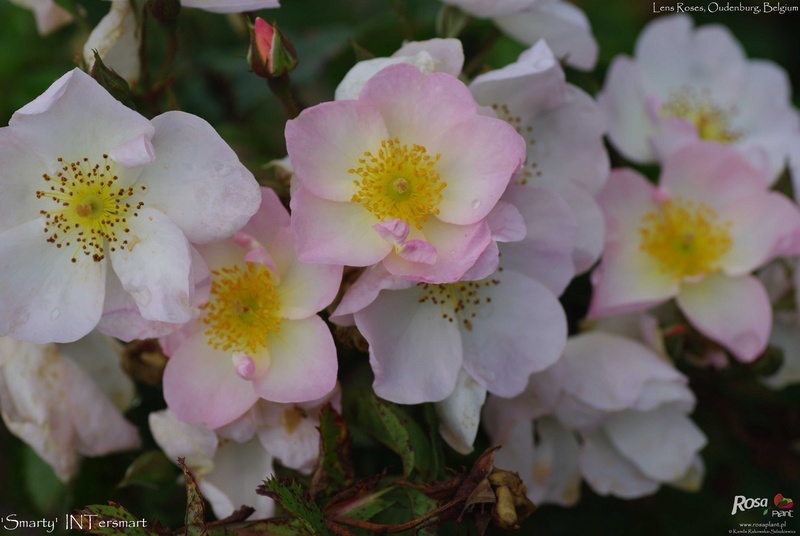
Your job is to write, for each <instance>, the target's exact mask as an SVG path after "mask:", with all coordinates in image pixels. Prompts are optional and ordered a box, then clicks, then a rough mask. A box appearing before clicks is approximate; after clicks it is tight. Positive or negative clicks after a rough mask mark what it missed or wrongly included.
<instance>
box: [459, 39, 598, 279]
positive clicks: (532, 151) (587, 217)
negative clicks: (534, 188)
mask: <svg viewBox="0 0 800 536" xmlns="http://www.w3.org/2000/svg"><path fill="white" fill-rule="evenodd" d="M470 90H471V91H472V94H473V95H474V97H475V100H476V101H477V102H478V104H481V105H484V106H489V107H491V108H492V109H493V110H494V111H495V113H497V115H498V117H500V119H503V120H505V121H507V122H508V123H509V124H511V125H512V126H513V127H515V128H516V129H517V131H518V132H519V133H520V135H522V136H523V137H524V138H525V141H526V142H527V145H526V148H527V159H526V161H525V164H524V166H523V169H522V173H521V174H520V175H519V176H518V177H517V179H516V183H517V184H534V185H539V186H545V187H547V188H549V189H551V190H553V191H555V192H557V193H558V194H559V195H560V196H561V197H562V198H563V199H564V200H565V201H566V202H567V204H568V205H569V206H570V207H571V208H572V210H573V212H574V213H575V216H576V218H577V220H578V239H577V242H576V244H575V250H574V253H573V258H574V261H575V270H576V272H577V273H581V272H584V271H586V270H588V269H589V268H590V267H591V266H592V265H593V264H594V263H595V261H597V258H598V257H599V256H600V253H601V251H602V248H603V215H602V212H601V210H600V207H599V205H598V204H597V201H596V200H595V195H596V194H597V193H598V192H599V191H600V189H601V188H602V187H603V185H604V184H605V182H606V180H607V179H608V174H609V160H608V153H607V152H606V149H605V145H604V142H603V135H604V134H605V132H606V126H605V118H604V117H603V114H602V112H601V111H600V109H599V108H598V107H597V105H596V104H595V102H594V101H593V100H592V98H591V97H589V96H588V95H587V94H586V93H584V92H583V91H581V90H580V89H578V88H577V87H575V86H573V85H571V84H568V83H567V82H566V80H565V77H564V71H563V70H562V68H561V65H560V64H559V63H558V60H557V59H556V58H555V56H554V55H553V53H552V52H551V50H550V48H548V46H547V45H546V44H545V43H544V42H539V43H537V44H536V45H535V46H533V47H532V48H530V49H528V50H526V51H525V52H523V53H522V54H521V55H520V57H519V59H518V60H517V61H516V62H514V63H512V64H509V65H507V66H505V67H503V68H502V69H497V70H494V71H489V72H487V73H484V74H481V75H479V76H478V77H476V78H475V80H474V81H473V82H472V83H471V84H470Z"/></svg>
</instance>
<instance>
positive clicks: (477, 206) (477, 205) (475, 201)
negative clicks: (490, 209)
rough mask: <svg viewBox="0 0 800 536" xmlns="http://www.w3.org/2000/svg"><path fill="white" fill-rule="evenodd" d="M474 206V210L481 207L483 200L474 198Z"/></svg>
mask: <svg viewBox="0 0 800 536" xmlns="http://www.w3.org/2000/svg"><path fill="white" fill-rule="evenodd" d="M472 208H473V209H474V210H478V209H479V208H481V200H480V199H473V200H472Z"/></svg>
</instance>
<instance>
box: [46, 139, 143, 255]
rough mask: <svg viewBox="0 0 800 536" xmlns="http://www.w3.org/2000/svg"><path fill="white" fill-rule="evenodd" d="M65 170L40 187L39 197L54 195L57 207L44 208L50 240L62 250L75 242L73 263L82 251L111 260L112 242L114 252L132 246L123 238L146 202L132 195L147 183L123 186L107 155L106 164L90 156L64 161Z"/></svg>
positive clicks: (62, 163) (52, 199)
mask: <svg viewBox="0 0 800 536" xmlns="http://www.w3.org/2000/svg"><path fill="white" fill-rule="evenodd" d="M58 164H59V167H60V169H59V170H58V172H57V173H56V176H55V177H53V176H51V175H49V174H47V173H45V174H44V175H42V178H44V180H45V183H47V184H48V187H46V189H44V190H37V191H36V198H37V199H49V200H50V201H52V202H53V203H54V204H55V206H53V207H52V208H50V209H49V210H44V209H43V210H40V211H39V212H40V214H42V215H44V217H45V227H44V232H45V234H46V235H48V236H47V241H48V242H50V243H51V244H55V246H56V247H57V248H61V247H70V246H72V244H73V242H74V243H75V251H74V253H73V255H72V262H77V255H78V253H80V252H81V251H82V252H83V253H84V255H90V256H91V257H92V259H93V260H94V261H95V262H100V261H102V260H103V259H104V258H105V251H106V246H108V248H109V250H110V251H116V250H117V248H119V249H125V248H126V246H127V247H128V248H132V247H133V245H132V244H129V243H128V240H127V239H125V238H122V240H121V239H120V238H121V236H118V235H127V234H128V233H130V228H129V227H128V218H129V217H137V216H138V215H139V213H138V212H136V211H137V210H139V209H141V208H142V207H143V206H144V203H143V202H141V201H139V202H136V201H134V200H133V199H130V198H131V197H132V196H133V195H134V193H135V192H137V191H142V192H143V191H145V190H146V189H147V188H146V187H145V186H137V187H135V188H134V187H128V188H123V187H120V186H119V184H118V181H119V177H118V176H117V175H116V174H115V172H114V162H112V161H109V159H108V155H107V154H104V155H103V163H102V164H92V162H91V161H90V160H89V159H88V158H84V159H83V160H78V161H76V162H69V163H67V162H64V159H63V158H59V159H58Z"/></svg>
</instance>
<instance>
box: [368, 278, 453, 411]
mask: <svg viewBox="0 0 800 536" xmlns="http://www.w3.org/2000/svg"><path fill="white" fill-rule="evenodd" d="M423 292H424V291H423V289H422V288H421V287H415V288H413V289H408V290H393V291H383V292H381V293H380V294H379V295H378V298H377V299H376V300H375V301H374V302H372V304H370V305H369V306H368V307H366V308H364V309H362V310H361V311H359V312H357V313H356V314H355V320H356V325H357V326H358V329H359V330H360V331H361V333H362V334H363V335H364V337H365V338H366V339H367V341H369V344H370V350H369V351H370V364H371V365H372V370H373V372H374V373H375V382H374V383H373V388H374V389H375V393H376V394H377V395H378V396H380V397H381V398H385V399H386V400H391V401H392V402H398V403H400V404H419V403H422V402H438V401H439V400H443V399H445V398H446V397H447V396H448V395H450V393H452V392H453V389H454V388H455V385H456V380H457V379H458V373H459V370H461V358H462V354H461V336H460V334H459V331H458V328H457V327H456V326H455V325H454V323H451V322H448V321H447V320H445V319H444V318H442V316H443V314H442V309H441V308H440V307H439V306H438V305H435V304H433V303H432V302H431V300H428V301H427V302H426V303H420V302H419V300H420V299H422V296H423Z"/></svg>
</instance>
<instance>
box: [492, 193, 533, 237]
mask: <svg viewBox="0 0 800 536" xmlns="http://www.w3.org/2000/svg"><path fill="white" fill-rule="evenodd" d="M506 191H508V190H506ZM486 222H487V223H488V224H489V229H491V230H492V239H493V240H496V241H497V242H519V241H520V240H522V239H523V238H525V235H526V234H527V233H528V229H527V227H526V226H525V219H524V218H523V217H522V214H521V213H520V211H519V209H518V208H517V207H516V206H514V205H513V204H512V203H507V202H505V201H498V203H497V204H496V205H495V206H494V209H492V211H491V212H490V213H489V215H488V216H487V217H486Z"/></svg>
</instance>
